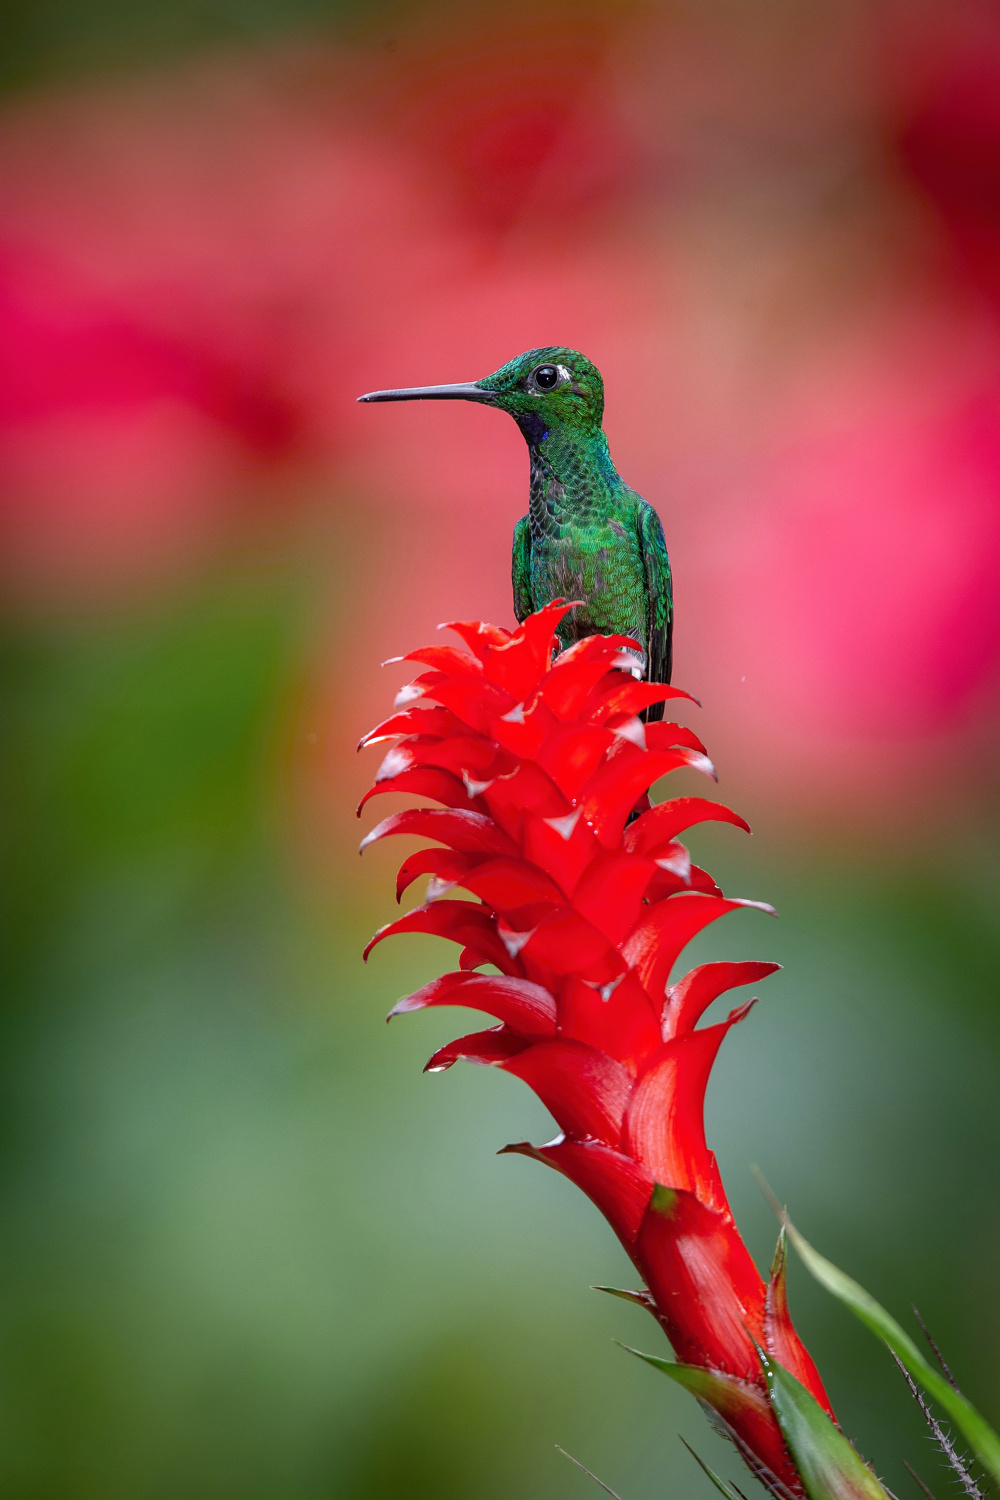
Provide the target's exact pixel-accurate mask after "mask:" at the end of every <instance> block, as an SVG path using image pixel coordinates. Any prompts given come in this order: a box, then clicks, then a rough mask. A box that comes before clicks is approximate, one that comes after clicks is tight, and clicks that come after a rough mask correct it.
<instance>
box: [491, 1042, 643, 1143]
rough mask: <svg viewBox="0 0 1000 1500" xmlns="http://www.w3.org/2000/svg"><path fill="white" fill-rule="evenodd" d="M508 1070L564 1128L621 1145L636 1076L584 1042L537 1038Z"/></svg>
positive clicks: (573, 1134)
mask: <svg viewBox="0 0 1000 1500" xmlns="http://www.w3.org/2000/svg"><path fill="white" fill-rule="evenodd" d="M504 1067H505V1070H506V1071H507V1072H508V1073H513V1074H514V1075H515V1076H516V1077H517V1078H520V1079H522V1080H523V1081H524V1082H525V1083H526V1084H527V1085H528V1087H529V1088H531V1089H534V1091H535V1093H536V1094H537V1095H538V1097H539V1099H541V1101H542V1103H543V1104H544V1105H545V1108H546V1109H547V1110H548V1111H549V1113H550V1114H551V1115H552V1116H553V1118H554V1119H555V1121H556V1123H557V1124H558V1125H559V1128H560V1130H565V1131H566V1133H567V1134H568V1135H572V1136H582V1137H584V1138H586V1137H593V1138H594V1139H595V1140H599V1141H603V1142H604V1144H605V1145H606V1146H617V1145H618V1144H619V1141H620V1138H621V1130H622V1117H623V1115H624V1113H625V1106H626V1104H627V1103H628V1097H629V1093H630V1091H631V1088H632V1078H631V1075H630V1074H629V1073H628V1072H627V1071H626V1069H625V1068H623V1067H622V1065H621V1063H618V1062H615V1061H614V1059H613V1058H611V1057H608V1056H606V1055H605V1053H603V1052H599V1051H598V1050H597V1048H596V1047H587V1046H585V1045H584V1044H583V1043H582V1042H570V1041H555V1042H537V1043H536V1044H535V1045H534V1046H533V1047H529V1048H528V1050H527V1051H526V1052H522V1053H520V1054H519V1055H518V1056H517V1057H515V1058H514V1059H513V1060H512V1061H511V1062H509V1063H506V1064H504Z"/></svg>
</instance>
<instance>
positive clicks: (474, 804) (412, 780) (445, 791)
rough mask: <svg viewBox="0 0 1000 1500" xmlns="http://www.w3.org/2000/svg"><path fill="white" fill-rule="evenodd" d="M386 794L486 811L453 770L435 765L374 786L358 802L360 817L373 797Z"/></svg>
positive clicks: (471, 810)
mask: <svg viewBox="0 0 1000 1500" xmlns="http://www.w3.org/2000/svg"><path fill="white" fill-rule="evenodd" d="M385 792H408V793H410V794H411V795H413V796H416V797H433V798H434V800H435V801H436V802H443V803H444V805H445V807H455V808H464V809H466V810H467V811H469V812H482V804H481V803H479V802H478V801H477V800H476V799H475V798H474V797H470V796H469V794H468V792H467V791H466V789H465V786H464V784H463V783H462V782H461V781H459V779H458V777H457V776H453V775H452V774H451V772H450V771H439V770H437V769H436V768H435V767H434V766H416V767H415V768H414V769H413V770H412V771H403V772H402V774H401V775H399V776H392V777H390V778H389V780H388V781H380V782H378V783H377V784H376V785H375V786H373V787H370V788H369V790H368V791H367V792H365V795H364V796H363V797H362V799H361V801H360V802H359V803H358V817H359V818H360V816H361V809H362V808H363V807H364V805H365V803H366V802H368V801H369V800H370V798H372V797H380V796H382V795H383V794H384V793H385Z"/></svg>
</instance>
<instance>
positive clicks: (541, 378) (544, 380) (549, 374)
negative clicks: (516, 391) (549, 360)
mask: <svg viewBox="0 0 1000 1500" xmlns="http://www.w3.org/2000/svg"><path fill="white" fill-rule="evenodd" d="M532 374H533V375H534V378H535V384H536V385H537V386H538V389H539V390H540V391H551V389H552V387H553V386H554V385H558V383H559V371H558V370H557V369H556V367H555V365H539V366H538V369H537V370H534V371H532Z"/></svg>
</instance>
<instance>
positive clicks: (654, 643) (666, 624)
mask: <svg viewBox="0 0 1000 1500" xmlns="http://www.w3.org/2000/svg"><path fill="white" fill-rule="evenodd" d="M639 541H640V544H641V546H642V561H643V565H644V567H645V570H646V597H647V608H648V619H649V640H648V642H647V647H646V650H647V654H648V657H649V661H648V664H647V667H646V676H647V678H648V680H649V681H650V682H669V681H670V672H671V668H672V666H673V633H674V592H673V583H672V581H671V577H670V558H669V557H668V556H667V544H666V540H665V539H664V536H663V527H662V525H661V524H660V518H659V516H658V515H657V514H656V511H655V510H654V509H653V507H652V506H651V505H647V503H646V501H645V500H643V502H642V504H641V505H640V507H639ZM656 709H659V713H656V712H655V710H656ZM649 717H650V718H651V719H652V718H657V719H659V718H662V717H663V705H662V704H659V703H658V704H654V705H653V708H652V709H651V711H650V715H649Z"/></svg>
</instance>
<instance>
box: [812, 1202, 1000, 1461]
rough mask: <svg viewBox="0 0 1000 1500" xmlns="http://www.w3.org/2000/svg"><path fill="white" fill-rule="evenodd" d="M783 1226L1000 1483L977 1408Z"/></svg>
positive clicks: (994, 1447) (994, 1442)
mask: <svg viewBox="0 0 1000 1500" xmlns="http://www.w3.org/2000/svg"><path fill="white" fill-rule="evenodd" d="M784 1222H785V1227H786V1229H787V1230H788V1237H789V1239H790V1240H791V1242H792V1244H793V1245H794V1246H795V1248H796V1250H797V1251H798V1252H799V1254H800V1255H801V1257H802V1259H803V1261H804V1262H805V1264H806V1268H807V1270H809V1272H810V1273H811V1274H812V1275H813V1276H814V1277H815V1278H816V1280H817V1281H818V1282H819V1283H820V1285H821V1286H825V1287H826V1289H827V1291H828V1292H832V1293H833V1295H834V1296H835V1297H838V1298H839V1299H840V1301H841V1302H843V1303H845V1304H846V1305H847V1306H848V1307H849V1308H850V1309H851V1311H852V1312H853V1313H854V1314H855V1315H856V1316H857V1317H859V1318H860V1319H861V1321H862V1323H866V1324H867V1325H868V1327H869V1328H870V1329H871V1330H872V1332H873V1333H875V1334H877V1335H878V1337H879V1338H881V1339H884V1340H885V1342H886V1343H887V1344H888V1345H889V1348H890V1349H891V1350H892V1352H893V1353H894V1354H895V1355H896V1356H897V1357H898V1358H899V1359H900V1360H901V1361H902V1362H903V1364H904V1365H905V1366H906V1368H907V1369H908V1370H909V1372H910V1374H911V1375H912V1376H913V1378H914V1380H916V1381H918V1382H919V1383H920V1385H922V1386H923V1387H924V1390H925V1391H926V1392H927V1394H928V1395H929V1396H931V1397H932V1398H933V1400H935V1401H936V1402H937V1403H938V1405H939V1406H943V1407H944V1409H945V1411H946V1412H947V1413H948V1415H949V1417H951V1419H952V1421H953V1422H954V1423H955V1424H956V1425H957V1426H958V1427H960V1428H961V1430H962V1432H963V1433H964V1435H965V1437H966V1439H967V1440H968V1441H969V1442H970V1443H971V1444H972V1447H973V1448H974V1449H975V1451H976V1455H977V1457H978V1458H979V1461H980V1463H982V1465H983V1467H984V1468H985V1469H987V1470H988V1471H989V1473H990V1475H991V1476H992V1478H993V1479H994V1481H995V1482H997V1483H998V1484H1000V1437H998V1436H997V1434H996V1433H995V1432H994V1430H993V1428H992V1427H991V1426H990V1424H989V1423H988V1422H987V1421H986V1418H985V1417H983V1416H980V1414H979V1412H978V1411H977V1410H976V1408H975V1407H974V1406H973V1405H972V1402H971V1401H967V1400H966V1398H965V1397H964V1396H963V1395H962V1394H961V1392H959V1391H956V1390H955V1389H954V1387H953V1386H951V1385H949V1384H948V1382H947V1380H945V1378H944V1376H943V1375H941V1374H940V1373H939V1372H938V1371H937V1370H935V1369H934V1367H933V1365H930V1364H928V1362H927V1360H926V1359H925V1358H924V1356H923V1354H922V1353H921V1351H920V1350H919V1349H918V1348H917V1345H916V1344H915V1343H914V1342H913V1340H912V1339H911V1338H910V1336H909V1334H908V1333H906V1332H905V1331H904V1330H903V1329H902V1328H901V1327H900V1326H899V1324H898V1323H897V1322H896V1319H895V1318H894V1317H893V1316H892V1314H891V1313H887V1312H886V1310H885V1308H884V1307H882V1306H881V1305H880V1304H879V1303H878V1302H876V1301H875V1298H874V1297H872V1296H871V1295H870V1294H869V1293H868V1292H866V1291H865V1289H864V1287H862V1286H859V1285H858V1283H857V1282H856V1281H852V1279H851V1278H850V1276H846V1275H845V1274H844V1272H843V1271H840V1270H838V1269H837V1267H836V1266H835V1265H834V1264H833V1263H832V1261H829V1260H827V1259H826V1258H825V1256H822V1255H820V1253H819V1251H818V1250H814V1249H813V1247H812V1245H810V1244H809V1242H808V1240H804V1239H803V1238H802V1236H801V1234H799V1232H798V1230H797V1229H796V1228H795V1226H794V1225H793V1224H792V1223H790V1222H789V1220H788V1219H787V1218H786V1219H785V1221H784Z"/></svg>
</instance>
